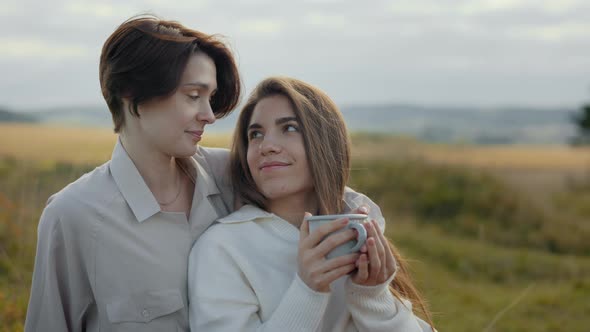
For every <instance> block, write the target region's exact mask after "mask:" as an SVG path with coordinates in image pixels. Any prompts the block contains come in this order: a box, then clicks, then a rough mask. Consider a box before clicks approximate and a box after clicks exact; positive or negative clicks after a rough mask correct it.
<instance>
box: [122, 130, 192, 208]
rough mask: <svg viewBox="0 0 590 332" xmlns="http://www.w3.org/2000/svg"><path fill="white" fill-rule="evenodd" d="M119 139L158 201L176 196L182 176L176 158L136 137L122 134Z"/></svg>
mask: <svg viewBox="0 0 590 332" xmlns="http://www.w3.org/2000/svg"><path fill="white" fill-rule="evenodd" d="M119 138H120V140H121V144H122V145H123V147H124V148H125V151H126V152H127V154H128V155H129V158H131V160H132V161H133V163H134V164H135V167H136V168H137V170H138V171H139V174H141V177H142V178H143V180H144V181H145V183H146V185H147V186H148V188H150V190H151V192H152V193H153V194H154V196H155V197H156V200H165V199H166V198H169V197H171V196H174V195H173V194H174V193H176V192H177V191H178V185H179V181H178V179H179V176H180V174H179V172H178V167H177V166H176V160H175V158H174V157H172V156H170V155H166V154H164V153H162V152H161V151H158V150H157V149H155V148H154V147H153V146H150V145H149V144H146V142H145V141H142V140H141V139H140V138H139V137H137V136H135V135H126V134H125V133H121V135H120V136H119Z"/></svg>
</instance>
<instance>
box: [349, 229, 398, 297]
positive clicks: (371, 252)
mask: <svg viewBox="0 0 590 332" xmlns="http://www.w3.org/2000/svg"><path fill="white" fill-rule="evenodd" d="M365 228H366V229H367V241H366V242H365V246H366V250H361V252H362V253H361V255H360V256H359V258H358V260H357V262H356V265H357V271H356V272H354V274H352V275H351V279H352V282H354V283H355V284H357V285H363V286H376V285H380V284H382V283H384V282H386V281H387V280H388V279H389V278H390V277H391V275H392V274H393V273H394V272H395V269H396V262H395V258H394V257H393V253H392V252H391V249H390V248H389V245H388V243H387V239H385V236H384V235H383V233H382V232H381V230H380V228H379V225H378V224H377V222H376V221H375V220H371V221H369V222H367V223H365Z"/></svg>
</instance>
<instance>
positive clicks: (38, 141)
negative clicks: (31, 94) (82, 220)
mask: <svg viewBox="0 0 590 332" xmlns="http://www.w3.org/2000/svg"><path fill="white" fill-rule="evenodd" d="M116 139H117V135H115V134H114V133H113V132H112V130H110V129H107V128H73V127H59V126H48V125H30V124H0V142H2V144H1V145H0V156H10V157H14V158H17V159H24V160H38V161H65V162H73V163H91V164H99V163H102V162H104V161H106V160H108V159H109V158H110V156H111V153H112V151H113V146H114V144H115V142H116ZM229 140H230V139H229V137H228V136H227V135H219V134H217V135H216V134H207V133H206V134H205V136H204V139H203V144H204V145H206V146H228V144H229Z"/></svg>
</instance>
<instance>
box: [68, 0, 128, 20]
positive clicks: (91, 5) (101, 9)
mask: <svg viewBox="0 0 590 332" xmlns="http://www.w3.org/2000/svg"><path fill="white" fill-rule="evenodd" d="M64 12H65V13H66V15H79V16H84V17H88V16H92V17H94V18H115V17H119V16H121V13H126V12H139V9H138V8H136V7H134V6H131V5H126V4H122V3H118V4H110V3H105V2H92V1H85V2H77V1H72V2H67V3H66V4H65V6H64Z"/></svg>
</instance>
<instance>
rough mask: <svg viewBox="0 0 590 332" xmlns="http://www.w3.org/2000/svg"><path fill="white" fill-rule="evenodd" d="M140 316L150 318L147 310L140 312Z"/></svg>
mask: <svg viewBox="0 0 590 332" xmlns="http://www.w3.org/2000/svg"><path fill="white" fill-rule="evenodd" d="M141 315H142V316H143V317H146V318H147V317H149V316H150V312H149V311H148V310H147V309H143V311H142V312H141Z"/></svg>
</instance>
